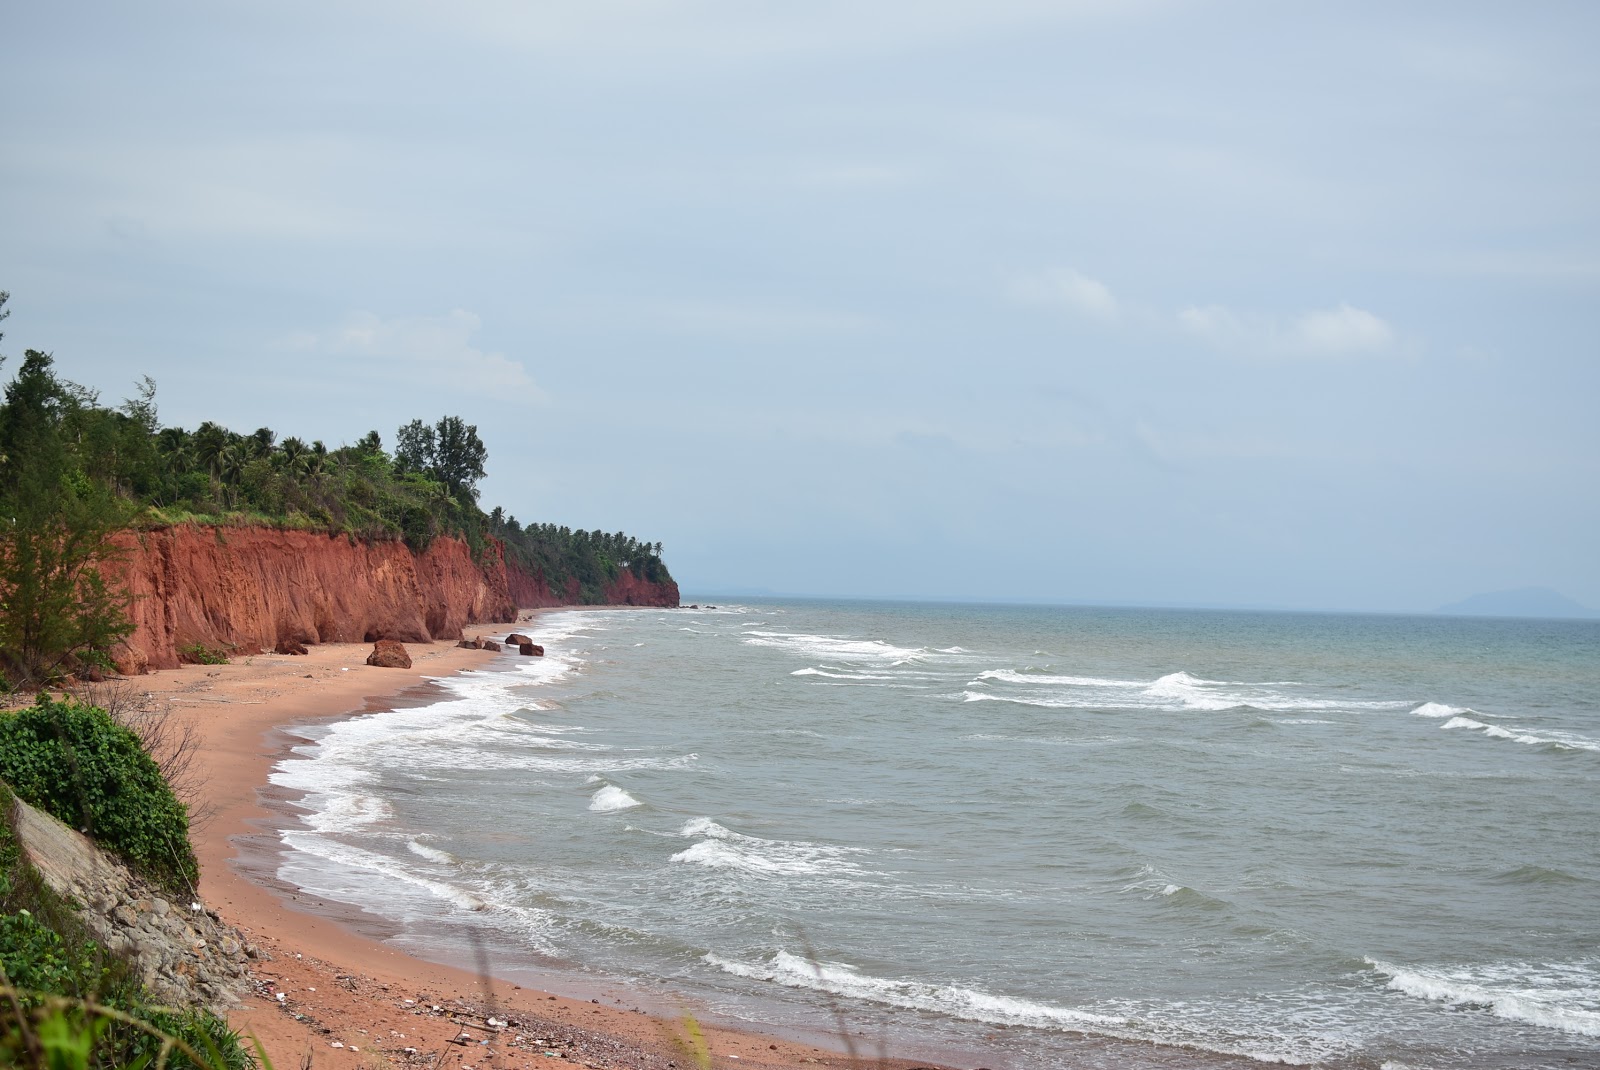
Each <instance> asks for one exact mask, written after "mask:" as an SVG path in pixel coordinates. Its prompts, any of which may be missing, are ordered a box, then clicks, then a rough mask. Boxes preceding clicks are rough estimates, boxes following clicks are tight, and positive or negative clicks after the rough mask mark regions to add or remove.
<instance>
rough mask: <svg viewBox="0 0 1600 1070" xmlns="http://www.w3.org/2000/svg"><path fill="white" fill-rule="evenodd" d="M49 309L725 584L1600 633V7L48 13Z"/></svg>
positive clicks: (39, 154) (12, 224)
mask: <svg viewBox="0 0 1600 1070" xmlns="http://www.w3.org/2000/svg"><path fill="white" fill-rule="evenodd" d="M4 22H5V25H4V28H3V31H0V99H3V100H4V102H5V103H4V106H3V107H0V135H3V136H0V289H4V290H9V291H10V292H11V295H12V297H11V305H10V307H11V308H12V309H13V313H14V314H13V316H12V317H11V319H10V320H9V321H7V323H6V324H5V327H4V331H5V340H4V341H3V342H0V352H3V353H6V354H9V355H10V357H11V361H10V362H9V365H8V367H7V368H6V369H5V375H6V376H7V377H9V374H10V373H11V372H14V371H15V369H16V362H17V360H18V358H20V355H21V353H22V351H23V350H24V349H25V348H37V349H44V350H48V351H51V352H53V353H54V354H55V356H56V360H57V365H58V368H59V370H60V371H61V372H62V373H63V374H64V375H66V376H67V377H68V378H71V379H75V380H77V381H79V382H83V383H85V384H88V385H91V386H94V387H97V388H99V389H100V390H101V391H102V396H103V397H104V398H105V399H106V400H113V401H114V400H117V399H120V398H122V397H125V396H127V395H128V394H130V393H131V392H132V390H133V383H134V380H135V379H136V378H137V377H138V376H139V375H141V374H149V375H151V376H153V377H154V378H155V379H156V381H157V383H158V384H159V392H158V395H157V400H158V403H159V405H160V412H161V417H162V419H163V422H165V423H169V424H181V425H184V426H187V427H191V428H192V427H193V426H194V425H196V424H197V423H199V422H200V421H202V420H205V419H215V420H218V421H220V422H222V423H224V424H226V425H228V426H230V427H232V428H234V429H235V430H238V431H246V432H248V431H250V430H253V429H254V428H256V427H258V426H262V425H266V426H270V427H272V428H273V429H275V430H276V431H278V432H279V434H280V435H288V434H296V435H300V436H302V437H305V438H322V439H325V440H327V441H328V442H329V444H330V445H334V444H337V443H339V442H353V441H355V440H356V439H357V438H358V437H360V436H361V435H362V434H363V433H364V432H365V431H367V430H368V429H371V428H376V429H378V430H379V431H380V432H381V433H382V434H383V435H384V438H385V441H386V442H388V443H392V442H393V437H394V430H395V428H396V427H398V426H399V425H400V424H402V423H405V422H407V421H409V420H410V419H412V418H414V417H421V418H423V419H426V420H429V421H431V420H433V419H436V418H438V417H439V416H442V415H445V414H459V415H461V416H463V417H464V418H465V419H467V420H468V421H469V422H472V423H475V424H477V426H478V428H479V431H480V434H481V435H482V437H483V439H484V441H485V443H486V444H487V445H488V448H489V467H490V478H489V479H488V480H487V481H486V482H485V483H484V485H483V491H484V497H483V500H484V503H485V505H486V506H487V505H492V504H503V505H505V506H506V507H507V509H508V510H509V511H510V512H512V513H514V514H515V515H517V516H518V517H519V518H520V519H522V520H524V521H534V520H538V521H553V522H557V523H563V524H571V525H574V526H581V527H585V528H594V527H600V528H604V529H606V530H608V531H615V530H618V529H622V530H626V531H628V532H629V533H631V534H634V535H637V536H638V537H640V538H642V539H648V540H651V541H654V540H657V539H659V540H661V541H663V542H665V543H666V546H667V554H666V556H667V561H668V564H669V565H670V566H671V567H672V569H673V571H674V574H675V575H676V576H677V577H678V578H679V580H680V582H681V583H682V585H683V588H684V591H685V593H686V594H689V595H693V594H695V593H699V592H716V591H726V590H729V589H734V588H767V589H770V590H774V591H780V592H786V593H802V594H829V595H859V596H910V597H941V596H944V597H960V598H992V599H1037V600H1045V601H1064V602H1118V603H1120V602H1127V603H1145V604H1165V605H1177V604H1209V605H1271V606H1283V607H1298V608H1346V609H1371V610H1415V609H1422V610H1427V609H1432V608H1433V607H1435V606H1438V605H1440V604H1443V603H1446V602H1452V601H1455V600H1457V599H1460V598H1462V597H1464V596H1466V595H1468V594H1471V593H1474V592H1478V591H1489V590H1497V589H1503V588H1510V587H1521V586H1526V585H1544V586H1549V587H1553V588H1555V589H1557V590H1559V591H1561V592H1563V593H1565V594H1567V595H1569V596H1571V597H1574V598H1577V599H1578V600H1579V601H1582V602H1584V603H1586V604H1588V605H1590V606H1597V607H1600V553H1597V552H1596V547H1597V546H1600V491H1597V488H1600V414H1597V411H1596V409H1597V402H1600V62H1597V61H1596V59H1595V49H1596V46H1597V42H1600V5H1595V4H1590V3H1583V2H1573V3H1565V4H1563V3H1530V4H1517V5H1511V4H1504V3H1494V4H1473V3H1462V2H1449V3H1437V4H1429V3H1411V4H1393V3H1370V4H1362V3H1349V2H1341V3H1328V4H1310V3H1295V4H1285V3H1281V2H1277V0H1263V2H1222V0H1219V2H1205V3H1201V2H1197V3H1183V2H1161V0H1150V2H1131V0H984V2H982V3H979V2H976V0H967V2H960V3H957V2H950V0H915V2H912V0H884V2H878V3H871V2H864V0H855V2H850V3H845V2H833V0H810V2H806V3H787V4H775V3H753V2H750V0H701V2H690V0H685V2H679V3H671V2H663V0H653V2H652V0H571V2H541V0H531V2H513V0H504V2H493V0H458V2H456V3H452V4H417V3H408V2H405V0H398V2H397V0H384V2H381V3H379V2H376V0H373V2H370V3H366V2H344V0H318V2H316V3H301V2H297V0H275V2H274V3H271V4H232V3H230V4H218V3H214V2H207V3H198V2H197V3H192V4H186V3H170V2H162V0H150V2H147V3H143V4H138V5H127V4H117V5H113V4H102V3H95V4H85V3H78V2H73V0H65V2H57V3H51V4H30V5H19V6H14V7H13V8H12V9H11V10H9V11H8V12H7V14H6V17H5V20H4Z"/></svg>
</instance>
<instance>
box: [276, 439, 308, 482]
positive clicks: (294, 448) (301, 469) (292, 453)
mask: <svg viewBox="0 0 1600 1070" xmlns="http://www.w3.org/2000/svg"><path fill="white" fill-rule="evenodd" d="M278 453H279V456H281V457H282V458H283V467H284V468H285V469H286V470H287V471H288V473H289V474H290V475H291V476H294V477H295V478H297V479H298V478H299V477H301V476H303V475H305V474H306V471H307V468H308V467H309V465H310V461H311V451H310V450H309V449H307V448H306V444H305V442H303V441H302V440H300V439H298V438H295V437H294V436H293V435H290V436H289V437H288V438H286V439H284V440H283V443H282V444H281V445H280V446H279V447H278Z"/></svg>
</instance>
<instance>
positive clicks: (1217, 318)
mask: <svg viewBox="0 0 1600 1070" xmlns="http://www.w3.org/2000/svg"><path fill="white" fill-rule="evenodd" d="M1177 322H1178V327H1179V328H1180V329H1181V330H1182V331H1184V333H1186V334H1188V335H1190V336H1192V337H1194V338H1198V339H1200V340H1201V341H1203V342H1205V343H1206V344H1208V345H1210V346H1211V347H1212V348H1214V349H1217V350H1220V351H1222V352H1225V353H1234V354H1239V355H1244V356H1259V357H1361V356H1390V355H1396V354H1399V353H1400V352H1402V350H1403V347H1402V345H1401V343H1400V337H1399V334H1398V333H1397V332H1396V331H1395V329H1394V327H1393V326H1391V325H1390V324H1389V322H1388V321H1387V320H1385V319H1383V318H1382V317H1381V316H1378V315H1375V314H1374V313H1371V312H1368V311H1367V310H1366V309H1362V308H1356V307H1355V306H1353V305H1350V304H1347V303H1344V302H1341V303H1340V304H1339V305H1338V306H1336V307H1334V308H1329V309H1318V310H1314V311H1311V312H1307V313H1305V314H1304V315H1302V316H1299V317H1297V318H1295V319H1293V320H1290V321H1288V322H1287V323H1285V322H1281V321H1279V320H1277V319H1275V318H1273V317H1269V316H1260V315H1251V314H1241V313H1238V312H1235V311H1234V310H1233V309H1230V308H1227V307H1226V306H1223V305H1204V306H1190V307H1189V308H1186V309H1183V310H1182V311H1181V312H1179V313H1178V317H1177Z"/></svg>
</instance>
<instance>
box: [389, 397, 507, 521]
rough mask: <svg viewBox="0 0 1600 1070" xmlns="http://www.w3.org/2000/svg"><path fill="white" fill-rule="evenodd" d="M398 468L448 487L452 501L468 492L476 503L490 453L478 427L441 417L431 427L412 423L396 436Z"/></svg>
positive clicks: (460, 420)
mask: <svg viewBox="0 0 1600 1070" xmlns="http://www.w3.org/2000/svg"><path fill="white" fill-rule="evenodd" d="M395 443H396V445H395V451H394V461H395V466H396V467H397V468H399V469H400V470H401V471H402V472H421V473H422V474H424V475H427V476H430V477H432V478H434V479H437V480H438V481H439V482H441V483H443V484H444V485H445V488H446V489H447V490H448V491H449V492H450V495H451V497H455V496H456V495H458V494H461V493H462V492H463V491H465V492H466V493H467V494H469V495H471V496H472V498H473V499H474V500H475V499H476V498H477V497H478V490H477V484H478V480H480V479H482V478H483V477H484V465H486V464H488V463H489V451H488V450H487V449H486V448H485V447H484V445H483V440H482V439H480V438H479V437H478V427H477V425H476V424H469V423H467V422H465V421H464V420H462V419H461V417H459V416H445V417H442V418H441V419H440V420H439V422H438V423H436V424H434V425H433V426H432V427H429V426H427V425H426V424H424V423H423V422H422V421H421V420H412V421H411V422H410V423H408V424H406V425H405V426H404V427H402V428H400V430H399V431H397V432H396V433H395Z"/></svg>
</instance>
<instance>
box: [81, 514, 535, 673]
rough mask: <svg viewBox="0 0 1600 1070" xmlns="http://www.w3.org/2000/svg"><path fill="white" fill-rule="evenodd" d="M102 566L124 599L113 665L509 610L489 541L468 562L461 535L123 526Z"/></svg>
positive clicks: (164, 663)
mask: <svg viewBox="0 0 1600 1070" xmlns="http://www.w3.org/2000/svg"><path fill="white" fill-rule="evenodd" d="M118 544H119V548H120V549H121V551H122V553H121V556H120V558H119V559H118V560H117V561H116V562H115V563H114V564H113V565H112V566H111V568H110V569H109V570H108V572H109V573H110V576H111V578H112V580H113V582H120V583H121V585H122V586H123V587H124V588H125V589H126V590H127V591H128V593H129V594H130V595H131V596H132V603H131V605H130V607H129V615H130V616H131V617H132V619H133V624H134V629H133V633H132V634H131V635H130V636H129V637H128V639H127V641H126V643H124V644H123V645H122V647H121V648H119V649H118V650H117V651H115V657H116V661H117V667H118V668H119V669H121V670H122V671H123V672H125V673H127V672H142V671H143V670H144V669H146V668H153V669H168V668H173V667H175V666H176V665H177V664H178V663H179V660H180V650H182V649H183V648H186V647H187V648H192V647H193V645H194V644H196V643H198V644H201V645H202V646H204V647H206V648H208V649H211V650H220V651H223V652H225V653H228V654H258V653H260V652H262V651H264V650H275V649H279V648H280V647H282V648H284V649H286V650H292V649H294V647H295V646H297V645H298V646H306V645H310V644H314V643H331V642H339V643H361V642H367V643H370V642H374V641H376V640H378V639H394V640H398V641H400V642H414V643H425V642H430V641H432V640H434V639H457V638H460V636H461V634H462V629H463V628H464V627H466V626H467V625H470V624H480V623H488V622H492V621H509V620H514V619H515V618H516V603H515V602H514V601H513V599H512V596H511V591H510V589H509V586H508V582H507V575H506V568H505V562H504V560H503V558H502V557H501V555H500V549H499V546H498V545H497V544H491V545H490V549H489V551H488V552H487V553H486V554H485V555H484V559H483V560H482V561H481V562H479V561H474V560H473V559H472V554H471V552H470V551H469V549H468V548H467V544H466V543H465V542H463V541H461V540H460V539H454V538H437V539H434V540H433V542H432V544H431V545H430V546H429V547H428V549H427V551H426V552H424V553H421V554H417V553H413V552H412V551H411V550H410V549H409V548H407V546H406V545H405V543H403V542H388V541H385V542H368V541H363V540H359V539H354V538H351V537H349V536H346V535H327V534H321V533H316V532H307V531H279V530H275V529H272V528H252V527H237V528H236V527H222V528H212V527H196V526H192V525H185V526H179V527H173V528H165V529H161V530H156V531H143V532H127V533H125V534H123V535H122V536H119V538H118Z"/></svg>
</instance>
